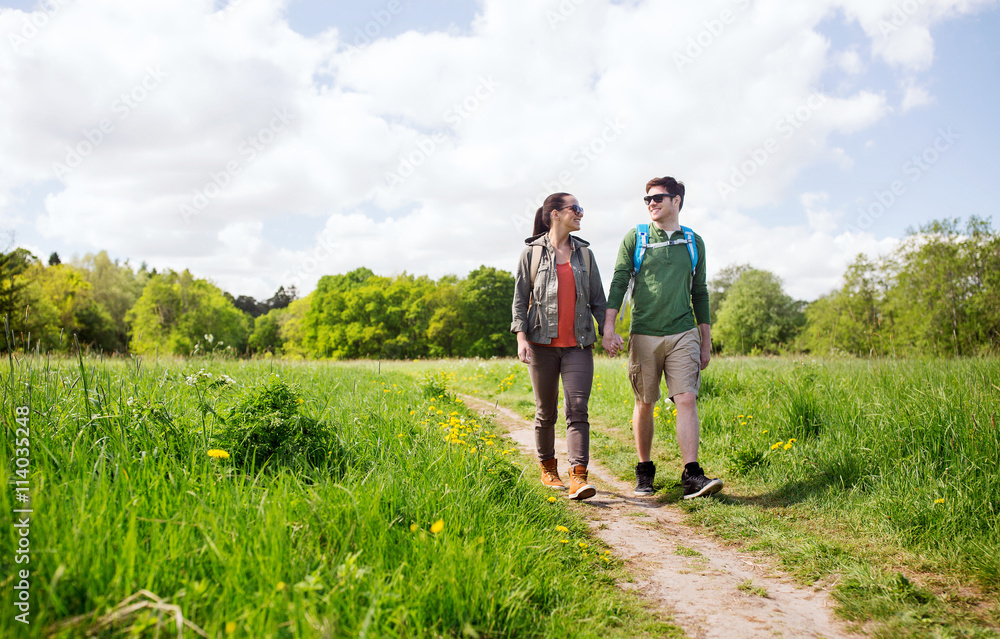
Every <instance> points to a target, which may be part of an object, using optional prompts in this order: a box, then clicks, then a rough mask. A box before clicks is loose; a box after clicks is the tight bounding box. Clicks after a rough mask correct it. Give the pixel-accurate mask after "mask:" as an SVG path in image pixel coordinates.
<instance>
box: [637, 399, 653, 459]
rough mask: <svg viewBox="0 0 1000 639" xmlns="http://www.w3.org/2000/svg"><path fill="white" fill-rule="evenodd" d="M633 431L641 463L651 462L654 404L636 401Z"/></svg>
mask: <svg viewBox="0 0 1000 639" xmlns="http://www.w3.org/2000/svg"><path fill="white" fill-rule="evenodd" d="M632 430H633V431H635V452H637V453H638V454H639V461H641V462H648V461H650V459H649V456H650V454H652V451H653V404H647V403H646V402H640V401H639V400H636V402H635V408H634V409H633V410H632Z"/></svg>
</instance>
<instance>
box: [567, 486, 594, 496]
mask: <svg viewBox="0 0 1000 639" xmlns="http://www.w3.org/2000/svg"><path fill="white" fill-rule="evenodd" d="M596 494H597V489H596V488H594V487H593V486H591V485H590V484H587V485H585V486H581V487H580V488H579V490H577V491H576V492H575V493H570V494H569V495H567V497H569V498H570V499H590V498H591V497H593V496H594V495H596Z"/></svg>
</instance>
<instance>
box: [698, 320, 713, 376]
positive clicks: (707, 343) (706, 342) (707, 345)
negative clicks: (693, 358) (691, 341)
mask: <svg viewBox="0 0 1000 639" xmlns="http://www.w3.org/2000/svg"><path fill="white" fill-rule="evenodd" d="M698 332H699V333H701V370H705V369H706V368H708V362H709V361H711V359H712V325H711V324H698Z"/></svg>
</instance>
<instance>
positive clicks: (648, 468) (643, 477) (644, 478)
mask: <svg viewBox="0 0 1000 639" xmlns="http://www.w3.org/2000/svg"><path fill="white" fill-rule="evenodd" d="M655 476H656V464H654V463H653V462H651V461H648V462H639V463H638V464H636V466H635V495H636V496H637V497H642V496H644V495H652V494H653V477H655Z"/></svg>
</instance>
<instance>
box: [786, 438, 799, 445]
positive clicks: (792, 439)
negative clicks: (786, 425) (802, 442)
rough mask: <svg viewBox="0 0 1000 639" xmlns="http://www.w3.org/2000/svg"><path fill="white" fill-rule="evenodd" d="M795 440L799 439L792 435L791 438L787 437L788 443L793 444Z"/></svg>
mask: <svg viewBox="0 0 1000 639" xmlns="http://www.w3.org/2000/svg"><path fill="white" fill-rule="evenodd" d="M797 441H799V440H797V439H795V438H794V437H792V438H791V439H789V440H788V443H790V444H794V443H795V442H797Z"/></svg>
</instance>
